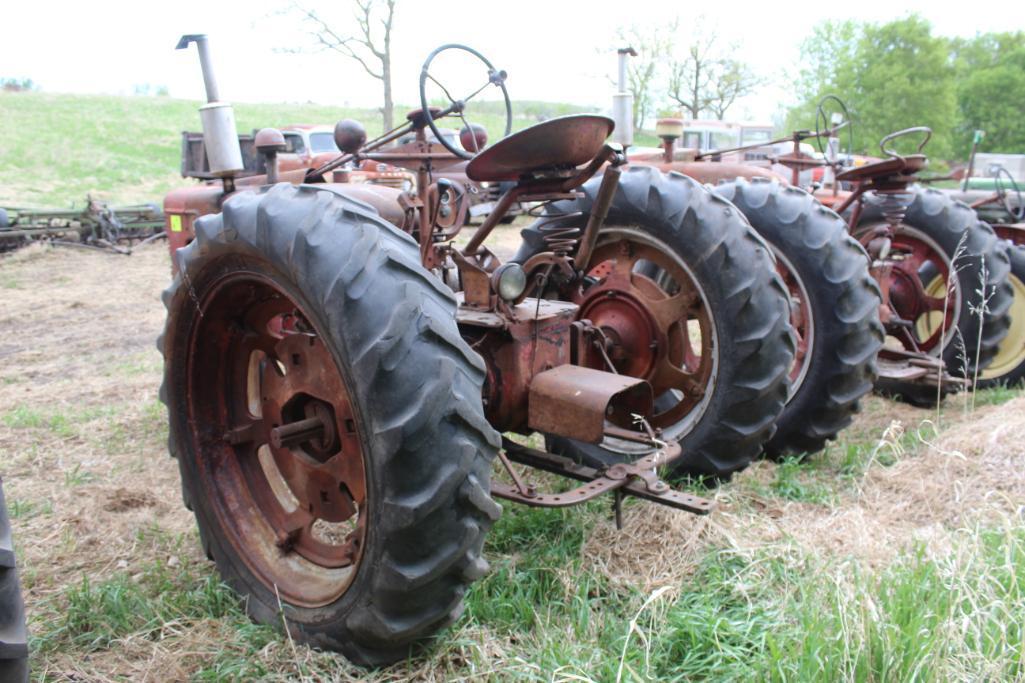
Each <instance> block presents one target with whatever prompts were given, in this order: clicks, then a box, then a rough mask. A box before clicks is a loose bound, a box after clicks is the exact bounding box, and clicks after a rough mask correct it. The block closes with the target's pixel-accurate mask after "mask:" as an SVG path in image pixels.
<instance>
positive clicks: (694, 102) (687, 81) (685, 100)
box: [669, 33, 716, 119]
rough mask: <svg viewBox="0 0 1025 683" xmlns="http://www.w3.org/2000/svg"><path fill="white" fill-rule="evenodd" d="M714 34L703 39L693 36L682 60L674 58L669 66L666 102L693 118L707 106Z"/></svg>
mask: <svg viewBox="0 0 1025 683" xmlns="http://www.w3.org/2000/svg"><path fill="white" fill-rule="evenodd" d="M715 39H716V36H715V34H714V33H707V34H706V35H705V37H704V38H701V37H698V36H695V38H694V40H692V41H691V43H690V45H689V46H688V47H687V49H686V51H685V53H684V55H683V56H682V58H674V59H673V60H672V61H671V62H670V64H669V99H671V100H672V101H674V102H676V103H677V104H678V105H680V106H681V107H682V108H683V109H685V110H686V111H687V112H688V113H689V114H690V118H692V119H696V118H699V117H700V116H701V112H702V111H703V110H704V109H705V107H706V106H708V102H709V93H708V90H709V88H710V87H711V86H712V84H713V77H714V69H715V67H714V64H715V59H714V58H713V57H712V46H713V45H714V44H715Z"/></svg>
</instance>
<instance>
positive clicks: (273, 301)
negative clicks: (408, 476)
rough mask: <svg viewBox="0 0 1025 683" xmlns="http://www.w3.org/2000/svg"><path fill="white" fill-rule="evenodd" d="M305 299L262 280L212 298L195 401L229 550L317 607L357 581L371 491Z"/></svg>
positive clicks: (205, 470)
mask: <svg viewBox="0 0 1025 683" xmlns="http://www.w3.org/2000/svg"><path fill="white" fill-rule="evenodd" d="M297 299H298V297H297V296H292V295H290V294H289V293H288V292H286V290H285V289H284V288H282V287H281V286H280V285H279V284H277V283H276V282H274V281H272V280H271V279H270V278H268V277H266V276H264V275H261V274H257V273H248V272H246V273H235V274H232V275H229V276H227V277H225V278H222V279H221V280H219V281H218V282H216V283H215V284H214V285H213V286H212V287H210V288H209V289H208V290H207V292H206V294H205V295H204V298H203V300H202V301H200V302H199V306H200V311H201V315H200V318H199V320H198V323H197V324H196V325H195V326H194V328H193V333H192V336H191V339H190V342H189V356H188V360H187V370H186V371H187V373H188V378H187V382H188V384H187V387H186V400H187V402H188V417H189V425H190V427H191V437H192V439H193V446H194V448H193V452H195V453H196V456H197V457H196V461H195V465H196V467H197V469H198V470H199V474H200V476H199V480H200V481H201V482H202V485H203V486H204V488H205V489H206V490H205V491H204V495H205V496H206V498H207V500H208V501H209V503H210V505H211V507H212V509H213V511H214V514H216V515H217V518H218V521H219V528H220V529H222V530H223V531H224V536H225V538H224V540H225V542H227V543H230V544H231V545H232V546H233V547H234V549H235V551H236V554H237V555H238V556H239V557H241V558H243V560H244V562H245V563H246V565H247V566H248V568H249V570H250V572H251V573H252V574H253V575H254V576H256V577H257V578H258V579H259V580H260V581H261V582H262V583H263V584H264V585H265V586H266V587H267V588H268V589H269V590H271V591H276V592H277V593H278V594H279V595H280V597H281V599H283V600H285V601H287V602H289V603H290V604H295V605H300V606H306V607H317V606H321V605H324V604H328V603H330V602H333V601H334V600H336V599H337V598H338V597H339V596H341V595H342V594H343V593H344V592H345V590H346V589H347V588H348V586H349V585H350V583H351V582H352V579H353V578H354V576H355V574H356V569H357V567H358V565H359V561H360V559H361V557H362V551H363V547H364V545H365V539H366V530H367V515H366V507H367V506H366V503H367V479H366V469H365V455H364V452H363V440H362V439H361V437H360V434H359V427H358V420H357V418H356V414H355V411H354V406H353V404H352V402H351V400H350V398H349V396H350V392H349V390H348V386H347V382H346V380H345V377H344V374H343V373H342V372H341V371H340V370H339V365H338V363H337V361H336V359H335V358H334V357H333V355H332V353H331V351H330V349H329V348H328V347H327V346H326V345H325V343H324V341H323V340H324V337H323V336H322V335H321V334H320V331H319V330H318V328H317V326H316V325H315V324H314V323H313V320H312V319H311V318H310V316H309V315H308V314H307V312H306V310H304V308H303V306H302V305H300V304H299V303H298V301H297Z"/></svg>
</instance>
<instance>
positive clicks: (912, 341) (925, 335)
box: [883, 224, 961, 355]
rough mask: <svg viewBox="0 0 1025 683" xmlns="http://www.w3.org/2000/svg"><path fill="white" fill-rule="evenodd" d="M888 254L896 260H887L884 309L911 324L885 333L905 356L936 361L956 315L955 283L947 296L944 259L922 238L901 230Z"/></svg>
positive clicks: (958, 304)
mask: <svg viewBox="0 0 1025 683" xmlns="http://www.w3.org/2000/svg"><path fill="white" fill-rule="evenodd" d="M890 249H891V253H894V254H896V255H899V258H896V257H893V258H892V264H893V267H892V268H891V270H890V275H889V280H890V281H889V283H888V287H887V288H886V291H887V292H888V298H889V304H890V307H891V308H892V309H893V311H894V312H895V313H896V314H897V316H898V317H900V318H901V319H903V320H906V321H909V322H910V323H911V324H910V326H901V327H899V329H895V330H889V331H888V333H889V335H890V336H891V338H893V339H896V341H897V342H898V343H899V344H900V345H901V346H902V347H903V348H904V349H906V350H907V351H913V352H923V351H924V352H926V353H929V354H932V355H937V354H939V353H940V352H941V351H942V350H943V347H945V346H946V345H947V344H949V343H950V341H951V340H952V339H953V334H952V333H951V331H952V330H953V329H954V328H955V327H956V326H957V323H958V320H959V318H960V312H961V292H960V289H959V288H958V287H957V285H956V281H955V284H954V286H953V287H952V288H950V289H949V290H948V286H949V285H950V282H951V272H952V270H953V269H952V264H951V261H950V258H949V257H948V256H947V254H946V252H944V251H943V249H942V248H941V247H940V246H939V245H938V244H936V242H935V241H933V240H932V239H931V238H930V237H929V236H928V235H926V234H925V233H923V232H921V231H919V230H916V229H915V228H912V227H910V226H907V225H903V224H902V225H901V226H900V227H899V228H898V229H897V231H896V233H895V234H894V236H893V238H892V243H891V247H890ZM923 277H924V278H925V279H924V280H923ZM948 291H949V292H950V295H949V296H948ZM883 353H884V354H885V350H884V352H883Z"/></svg>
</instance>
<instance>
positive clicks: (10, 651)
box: [0, 481, 28, 683]
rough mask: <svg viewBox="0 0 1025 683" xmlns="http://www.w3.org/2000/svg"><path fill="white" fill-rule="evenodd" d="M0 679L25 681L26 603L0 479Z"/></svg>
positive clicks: (16, 682) (13, 682) (26, 656)
mask: <svg viewBox="0 0 1025 683" xmlns="http://www.w3.org/2000/svg"><path fill="white" fill-rule="evenodd" d="M0 681H4V682H5V683H7V682H8V681H10V683H22V681H28V634H27V632H26V629H25V604H24V602H23V601H22V598H21V584H20V583H19V581H18V569H17V567H16V565H15V561H14V543H13V541H12V539H11V521H10V519H9V518H8V516H7V505H6V504H5V502H4V491H3V483H2V481H0Z"/></svg>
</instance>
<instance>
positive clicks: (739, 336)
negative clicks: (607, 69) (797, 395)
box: [514, 166, 795, 480]
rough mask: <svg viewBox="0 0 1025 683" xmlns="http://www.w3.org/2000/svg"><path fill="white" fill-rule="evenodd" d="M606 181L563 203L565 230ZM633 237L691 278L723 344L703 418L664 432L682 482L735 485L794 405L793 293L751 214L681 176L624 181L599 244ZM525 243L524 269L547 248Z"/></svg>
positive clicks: (575, 453)
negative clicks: (678, 454)
mask: <svg viewBox="0 0 1025 683" xmlns="http://www.w3.org/2000/svg"><path fill="white" fill-rule="evenodd" d="M601 180H602V179H601V178H595V179H593V180H591V181H589V182H587V183H586V184H584V186H583V187H582V188H581V190H582V191H583V193H584V197H583V198H581V199H578V200H574V201H564V202H558V203H556V204H555V205H554V206H552V207H550V209H549V212H550V213H551V214H565V215H567V218H566V219H565V221H564V224H565V225H575V226H577V227H580V228H583V226H584V225H585V224H586V222H587V219H588V216H589V214H590V211H591V206H592V205H593V203H594V199H595V195H596V193H597V191H598V188H599V186H600V184H601ZM631 231H636V232H638V233H640V234H643V235H645V236H646V239H647V240H649V241H650V242H651V243H652V244H653V245H660V248H661V249H662V250H663V251H664V253H665V254H666V255H667V256H669V257H671V258H673V259H676V260H677V261H679V262H681V263H682V264H683V266H684V267H685V269H686V270H687V271H689V275H690V278H691V279H692V281H693V284H694V285H695V287H696V289H698V290H700V291H701V293H702V297H703V299H704V308H705V309H706V310H707V311H708V313H709V315H710V317H711V319H712V325H713V327H714V336H715V339H716V340H717V342H716V348H715V350H714V353H715V357H716V360H717V365H716V369H715V372H714V375H713V377H712V379H711V381H710V382H709V384H708V385H706V386H705V387H704V391H705V395H704V398H703V400H702V404H701V406H700V412H698V410H697V409H695V410H694V411H692V412H691V413H689V414H688V415H686V416H684V418H683V419H681V420H679V421H678V422H676V423H674V424H671V425H667V426H665V427H663V434H664V438H667V439H674V440H677V441H679V442H680V443H681V445H682V447H683V456H682V458H681V459H680V460H678V461H677V463H675V464H674V467H673V474H674V475H675V476H677V477H693V478H696V479H715V480H727V479H729V478H730V477H731V476H732V474H733V473H734V472H737V471H739V470H742V469H744V468H745V467H747V466H748V465H749V464H750V463H751V462H752V461H753V460H754V459H755V458H756V457H757V456H758V455H759V454H760V453H761V451H762V447H763V446H764V444H765V443H766V442H767V441H768V440H769V438H770V437H771V436H772V435H773V432H774V430H775V422H776V420H777V419H778V418H779V416H780V414H781V413H782V411H783V408H784V405H785V404H786V399H787V386H788V379H787V373H788V370H789V368H790V365H791V363H792V361H793V357H794V348H795V340H794V336H793V331H792V328H791V327H790V313H789V299H788V296H787V293H786V289H785V287H784V285H783V282H782V280H781V279H780V277H779V275H778V274H777V273H776V271H775V268H774V265H773V260H772V255H771V253H770V251H769V248H768V247H767V245H766V244H765V243H764V242H763V241H762V240H761V239H760V238H759V237H758V235H757V234H756V233H755V232H754V231H753V230H752V229H751V227H750V226H749V225H748V223H747V221H746V220H744V217H743V215H741V213H740V212H739V211H738V210H737V209H736V208H735V207H734V206H733V205H732V204H730V203H729V202H727V201H726V200H724V199H723V198H721V197H719V196H717V195H715V194H713V193H711V192H710V191H709V190H708V189H707V188H705V187H704V186H703V185H701V184H700V183H698V182H697V181H695V180H693V179H692V178H689V177H687V176H684V175H681V174H679V173H669V174H663V173H661V172H659V171H658V170H657V169H654V168H651V167H645V166H636V167H630V168H628V169H627V170H626V171H625V172H624V173H623V175H622V176H621V178H620V181H619V188H618V189H617V190H616V194H615V197H614V198H613V200H612V205H611V207H610V208H609V213H608V217H607V219H606V220H605V227H604V228H603V231H602V234H601V236H600V237H599V240H600V241H601V240H602V239H605V236H608V239H610V240H613V239H616V237H617V236H618V235H620V234H623V235H629V234H630V232H631ZM523 237H524V244H523V245H522V246H521V248H520V252H519V253H518V254H517V256H516V257H515V259H514V260H515V261H518V262H521V263H522V262H524V261H526V259H527V258H529V256H530V255H531V254H533V253H537V252H539V251H542V250H544V248H545V247H544V242H543V237H542V235H541V234H540V232H539V231H538V230H537V228H536V227H528V228H527V229H525V230H524V231H523ZM592 261H593V259H592ZM639 274H642V273H639ZM664 398H665V397H663V398H662V399H659V400H664ZM656 409H658V401H656ZM549 447H550V448H551V449H553V450H554V451H555V452H558V453H562V454H564V455H567V456H569V457H572V458H574V459H576V460H578V461H580V462H583V463H585V464H588V465H591V466H596V467H602V466H605V465H609V464H612V463H615V462H622V461H624V460H630V459H633V458H634V457H636V456H637V455H639V454H634V453H630V452H628V451H626V450H625V449H621V448H618V447H613V444H610V443H609V442H605V443H603V444H602V445H594V444H588V443H583V442H579V441H574V440H570V439H566V438H562V437H550V438H549Z"/></svg>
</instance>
